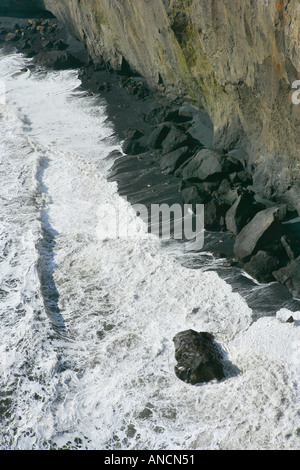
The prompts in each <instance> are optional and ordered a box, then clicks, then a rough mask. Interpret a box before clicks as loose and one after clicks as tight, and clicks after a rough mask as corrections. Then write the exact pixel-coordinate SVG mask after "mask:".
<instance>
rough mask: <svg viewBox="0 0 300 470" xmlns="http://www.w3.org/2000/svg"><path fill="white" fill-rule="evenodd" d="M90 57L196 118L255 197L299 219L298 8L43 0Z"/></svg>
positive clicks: (293, 4)
mask: <svg viewBox="0 0 300 470" xmlns="http://www.w3.org/2000/svg"><path fill="white" fill-rule="evenodd" d="M44 3H45V6H46V8H48V9H49V10H50V11H52V12H53V13H54V14H55V15H56V16H57V17H58V18H59V19H60V20H62V21H63V22H64V23H65V24H66V26H67V27H68V28H69V30H70V31H71V32H72V33H73V34H75V35H76V36H77V37H78V38H80V39H81V40H82V41H84V42H85V44H86V45H87V48H88V50H89V52H90V54H91V56H92V57H94V58H99V57H103V58H104V60H105V61H107V62H109V63H110V64H111V66H112V67H113V68H115V69H119V70H122V69H123V70H128V69H130V68H131V69H132V70H135V71H137V72H138V73H139V74H141V75H142V76H143V77H145V78H146V79H147V81H148V83H149V84H150V86H151V87H152V88H158V89H160V90H164V93H165V94H166V95H167V96H169V97H170V98H177V97H181V98H182V99H183V100H184V101H185V102H186V103H190V104H193V105H196V106H199V107H201V108H202V109H204V110H205V111H206V112H207V113H208V114H209V116H210V117H211V119H212V121H213V124H214V140H213V146H214V148H224V149H227V150H228V149H231V148H233V147H243V148H245V149H246V151H247V152H248V154H249V162H250V165H251V166H252V170H253V175H254V185H255V187H256V189H257V190H258V191H259V192H260V193H261V194H262V195H264V196H266V197H270V196H272V197H275V198H277V199H278V200H281V201H283V202H287V203H289V204H293V205H294V206H296V207H297V209H298V211H300V202H299V197H298V195H299V191H300V157H299V148H300V134H299V126H300V106H299V105H298V106H297V105H295V104H293V103H292V93H293V89H292V84H293V83H294V81H296V80H297V79H299V78H300V73H299V72H300V55H299V39H300V37H299V36H300V35H299V25H300V6H299V0H266V1H265V0H264V1H263V0H256V1H251V2H249V1H247V2H245V0H236V1H234V2H233V1H232V0H222V1H218V0H198V1H195V0H186V1H182V0H152V1H151V2H149V1H148V0H139V1H136V0H126V1H124V0H118V1H116V0H81V1H80V2H79V1H78V0H45V2H44Z"/></svg>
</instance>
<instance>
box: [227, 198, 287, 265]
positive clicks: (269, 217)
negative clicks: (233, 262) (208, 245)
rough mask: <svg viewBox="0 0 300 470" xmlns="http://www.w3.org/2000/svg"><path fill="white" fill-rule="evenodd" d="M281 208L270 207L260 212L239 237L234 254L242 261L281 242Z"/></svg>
mask: <svg viewBox="0 0 300 470" xmlns="http://www.w3.org/2000/svg"><path fill="white" fill-rule="evenodd" d="M280 213H281V209H280V207H269V208H268V209H265V210H263V211H260V212H258V214H256V215H255V217H254V218H253V219H252V220H251V221H250V222H249V223H248V224H247V225H246V226H245V227H244V228H243V229H242V230H241V232H240V233H239V234H238V235H237V237H236V240H235V244H234V254H235V256H236V257H237V258H238V259H239V260H240V261H248V260H249V259H250V258H251V257H252V256H254V255H255V254H256V253H257V252H258V251H259V250H260V249H263V247H264V246H267V245H272V244H273V240H277V239H278V237H279V240H280V231H281V223H280V220H279V218H280Z"/></svg>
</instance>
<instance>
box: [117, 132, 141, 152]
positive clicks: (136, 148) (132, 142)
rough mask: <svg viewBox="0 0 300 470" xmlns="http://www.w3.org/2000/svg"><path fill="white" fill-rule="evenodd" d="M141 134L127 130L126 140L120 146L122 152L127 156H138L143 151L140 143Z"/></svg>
mask: <svg viewBox="0 0 300 470" xmlns="http://www.w3.org/2000/svg"><path fill="white" fill-rule="evenodd" d="M142 137H143V133H142V132H141V131H139V130H138V129H128V131H127V132H126V138H125V140H124V142H123V145H122V150H123V152H124V153H126V154H127V155H138V154H139V153H142V152H144V151H145V146H144V145H143V143H142V142H141V140H139V139H141V138H142Z"/></svg>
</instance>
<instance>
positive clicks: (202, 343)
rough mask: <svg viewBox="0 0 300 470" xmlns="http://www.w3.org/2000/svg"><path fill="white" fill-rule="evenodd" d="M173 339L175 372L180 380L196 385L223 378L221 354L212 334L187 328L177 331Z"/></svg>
mask: <svg viewBox="0 0 300 470" xmlns="http://www.w3.org/2000/svg"><path fill="white" fill-rule="evenodd" d="M173 341H174V346H175V359H176V361H177V365H176V366H175V373H176V376H177V377H178V378H179V379H180V380H182V381H183V382H186V383H190V384H192V385H196V384H200V383H205V382H209V381H211V380H216V379H217V380H222V379H223V378H224V376H225V375H224V370H223V366H222V363H221V355H220V354H219V353H218V351H217V348H216V345H215V343H214V337H213V335H211V334H210V333H202V332H200V333H198V332H196V331H194V330H187V331H182V332H180V333H178V334H177V335H176V336H175V337H174V338H173Z"/></svg>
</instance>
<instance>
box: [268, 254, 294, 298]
mask: <svg viewBox="0 0 300 470" xmlns="http://www.w3.org/2000/svg"><path fill="white" fill-rule="evenodd" d="M273 275H274V277H275V279H276V280H277V281H278V282H280V283H281V284H283V285H284V286H286V287H287V288H288V289H289V291H290V292H291V294H292V295H293V296H294V297H297V298H298V299H299V298H300V258H297V259H296V260H295V261H292V262H291V263H290V264H288V265H287V266H285V267H284V268H281V269H279V270H278V271H274V272H273Z"/></svg>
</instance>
